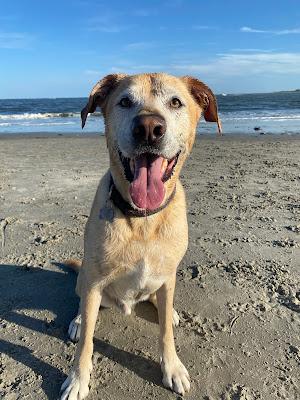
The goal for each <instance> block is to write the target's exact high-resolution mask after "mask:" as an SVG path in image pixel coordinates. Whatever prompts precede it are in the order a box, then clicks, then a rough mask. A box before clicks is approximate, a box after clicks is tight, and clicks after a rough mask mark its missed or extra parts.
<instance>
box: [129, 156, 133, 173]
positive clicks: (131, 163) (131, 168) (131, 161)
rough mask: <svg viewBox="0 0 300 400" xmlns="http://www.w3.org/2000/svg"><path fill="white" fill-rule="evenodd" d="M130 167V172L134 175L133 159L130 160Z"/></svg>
mask: <svg viewBox="0 0 300 400" xmlns="http://www.w3.org/2000/svg"><path fill="white" fill-rule="evenodd" d="M129 165H130V170H131V172H132V174H133V175H134V160H133V159H132V158H131V159H130V162H129Z"/></svg>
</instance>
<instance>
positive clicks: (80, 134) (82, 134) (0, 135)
mask: <svg viewBox="0 0 300 400" xmlns="http://www.w3.org/2000/svg"><path fill="white" fill-rule="evenodd" d="M97 136H99V137H104V136H105V134H104V133H103V132H84V131H82V132H70V133H69V132H51V133H50V132H26V133H22V132H18V133H0V140H1V139H13V138H14V139H15V138H20V139H24V138H46V139H47V138H49V139H51V138H59V137H64V138H68V137H78V138H90V137H91V138H94V137H97ZM215 137H220V136H219V135H218V134H217V132H216V133H201V132H198V133H196V139H199V138H205V139H209V138H215ZM221 137H223V138H226V137H230V138H263V137H266V138H284V139H286V138H297V137H300V130H299V133H285V132H283V133H259V132H258V133H242V132H237V133H235V132H233V133H223V134H222V136H221Z"/></svg>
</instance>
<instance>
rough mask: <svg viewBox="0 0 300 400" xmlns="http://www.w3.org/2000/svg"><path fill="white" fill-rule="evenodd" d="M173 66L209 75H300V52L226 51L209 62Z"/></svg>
mask: <svg viewBox="0 0 300 400" xmlns="http://www.w3.org/2000/svg"><path fill="white" fill-rule="evenodd" d="M172 68H173V69H174V70H178V71H183V72H184V73H203V74H206V75H208V76H215V75H218V76H248V75H255V74H270V73H273V74H297V75H300V53H253V54H251V53H249V54H245V53H243V54H238V53H226V54H218V55H217V58H216V59H215V60H212V61H211V62H209V63H201V64H197V63H190V64H173V65H172Z"/></svg>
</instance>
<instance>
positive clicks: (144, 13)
mask: <svg viewBox="0 0 300 400" xmlns="http://www.w3.org/2000/svg"><path fill="white" fill-rule="evenodd" d="M155 13H156V10H155V9H153V8H152V9H148V8H139V9H136V10H133V12H132V15H134V16H135V17H150V16H151V15H154V14H155Z"/></svg>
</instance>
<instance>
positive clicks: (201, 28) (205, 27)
mask: <svg viewBox="0 0 300 400" xmlns="http://www.w3.org/2000/svg"><path fill="white" fill-rule="evenodd" d="M192 29H194V30H195V31H205V30H213V31H216V30H217V29H218V27H216V26H209V25H193V26H192Z"/></svg>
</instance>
